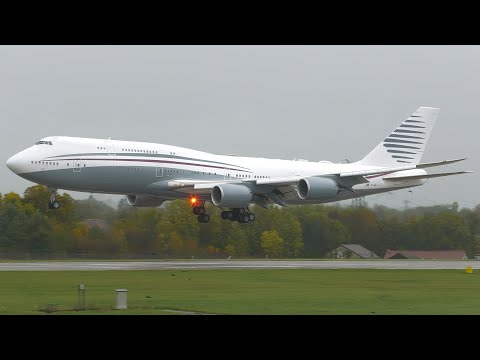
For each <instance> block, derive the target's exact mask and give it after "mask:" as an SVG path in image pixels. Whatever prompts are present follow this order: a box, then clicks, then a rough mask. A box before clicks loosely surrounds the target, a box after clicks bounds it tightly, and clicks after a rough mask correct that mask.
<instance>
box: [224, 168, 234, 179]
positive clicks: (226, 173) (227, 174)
mask: <svg viewBox="0 0 480 360" xmlns="http://www.w3.org/2000/svg"><path fill="white" fill-rule="evenodd" d="M223 172H224V176H223V178H224V179H225V180H230V179H231V174H230V173H231V172H232V170H228V169H223Z"/></svg>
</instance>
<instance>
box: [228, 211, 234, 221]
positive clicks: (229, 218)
mask: <svg viewBox="0 0 480 360" xmlns="http://www.w3.org/2000/svg"><path fill="white" fill-rule="evenodd" d="M227 219H228V220H232V221H233V220H234V219H235V216H233V213H232V212H231V211H227Z"/></svg>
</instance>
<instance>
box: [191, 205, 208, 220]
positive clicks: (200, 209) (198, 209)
mask: <svg viewBox="0 0 480 360" xmlns="http://www.w3.org/2000/svg"><path fill="white" fill-rule="evenodd" d="M192 212H193V213H194V214H195V215H197V220H198V222H199V223H208V222H209V221H210V215H208V214H207V213H206V211H205V201H203V202H202V203H201V205H200V206H194V207H193V208H192Z"/></svg>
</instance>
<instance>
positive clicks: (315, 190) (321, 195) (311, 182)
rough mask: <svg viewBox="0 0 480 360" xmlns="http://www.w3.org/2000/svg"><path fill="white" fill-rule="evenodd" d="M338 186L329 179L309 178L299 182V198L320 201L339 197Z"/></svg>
mask: <svg viewBox="0 0 480 360" xmlns="http://www.w3.org/2000/svg"><path fill="white" fill-rule="evenodd" d="M338 190H339V188H338V185H337V183H336V182H335V181H333V180H332V179H329V178H322V177H309V178H305V179H301V180H300V181H299V182H298V196H299V197H300V199H302V200H318V199H325V198H331V197H334V196H335V195H337V193H338Z"/></svg>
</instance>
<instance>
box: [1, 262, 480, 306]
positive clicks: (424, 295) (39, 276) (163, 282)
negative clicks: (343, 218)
mask: <svg viewBox="0 0 480 360" xmlns="http://www.w3.org/2000/svg"><path fill="white" fill-rule="evenodd" d="M78 284H85V285H86V288H87V292H86V305H87V310H84V311H77V310H75V308H76V307H77V304H78V303H77V301H78V292H77V286H78ZM119 288H124V289H127V290H128V309H127V310H115V309H114V306H115V296H116V295H115V289H119ZM191 312H193V313H201V314H480V272H479V271H478V270H475V271H474V272H473V274H466V273H465V271H464V270H365V269H361V270H358V269H357V270H354V269H339V270H323V269H322V270H307V269H296V270H289V269H288V270H250V269H249V270H188V271H187V270H175V271H173V270H171V271H170V270H161V271H140V270H137V271H98V272H97V271H70V272H58V271H51V272H50V271H44V272H43V271H41V272H40V271H39V272H37V271H29V272H9V271H5V272H1V273H0V314H182V313H187V314H188V313H191Z"/></svg>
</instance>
